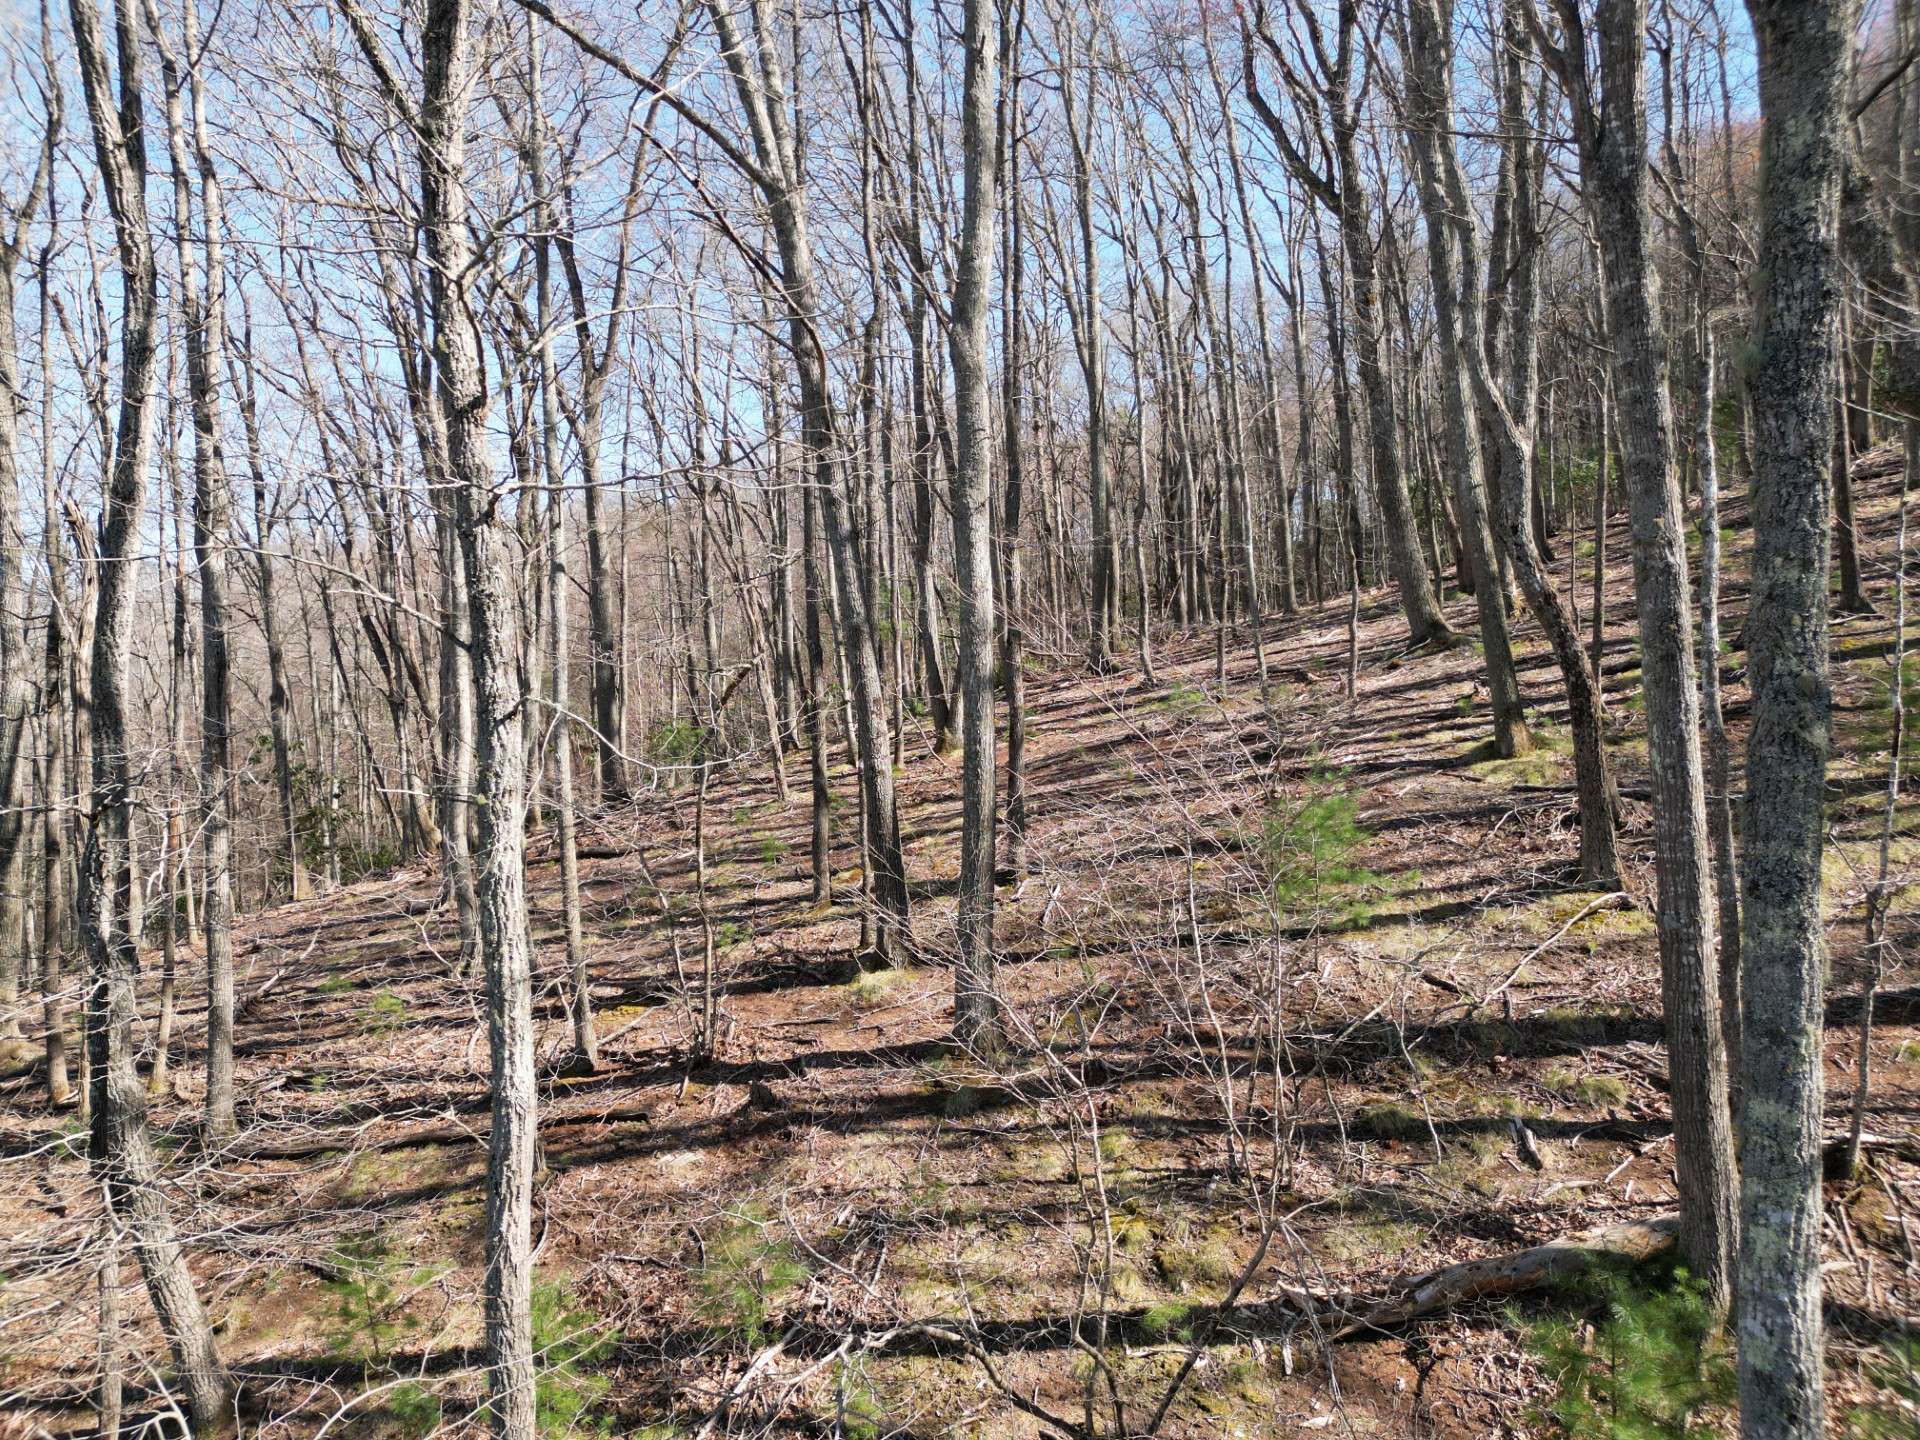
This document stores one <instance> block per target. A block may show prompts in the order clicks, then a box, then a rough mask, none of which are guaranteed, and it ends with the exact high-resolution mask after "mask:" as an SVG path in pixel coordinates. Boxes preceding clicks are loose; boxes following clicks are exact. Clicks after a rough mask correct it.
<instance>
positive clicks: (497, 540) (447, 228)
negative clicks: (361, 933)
mask: <svg viewBox="0 0 1920 1440" xmlns="http://www.w3.org/2000/svg"><path fill="white" fill-rule="evenodd" d="M339 3H340V8H341V10H342V12H343V13H344V15H345V17H346V19H347V21H348V23H349V24H350V25H351V27H352V29H353V31H354V36H355V39H356V40H357V42H358V43H359V45H360V48H361V50H362V51H363V52H364V54H365V56H366V58H367V61H368V63H369V64H370V65H371V66H372V67H373V69H374V71H375V73H376V74H377V76H378V77H379V80H380V85H381V88H382V89H383V90H384V91H385V92H386V94H387V98H388V100H389V102H390V103H391V104H392V105H393V106H394V107H395V109H397V110H399V111H400V112H401V113H402V114H403V115H413V117H414V128H415V130H416V133H417V135H418V137H419V147H418V152H419V164H420V194H421V215H422V228H423V230H424V232H425V235H426V241H427V257H428V261H429V271H428V279H429V295H430V297H431V302H432V312H433V321H434V324H433V347H434V361H435V369H436V371H437V378H438V395H439V401H440V413H441V415H442V417H443V418H444V422H445V427H446V444H447V450H446V453H447V462H448V472H449V474H448V478H449V480H450V482H451V484H452V488H453V501H454V519H455V525H456V528H457V530H458V534H459V541H460V554H461V560H462V569H463V570H464V571H465V575H466V582H467V608H468V612H469V624H470V626H471V629H472V636H471V639H470V642H469V653H470V655H471V657H472V659H471V664H472V673H473V694H474V715H475V730H476V738H477V741H478V762H479V763H478V771H477V775H476V782H475V796H474V800H475V805H476V808H477V809H478V811H479V817H480V824H479V848H478V851H477V854H476V857H475V858H476V862H477V863H476V871H477V876H476V878H477V885H476V890H477V899H478V902H479V920H480V953H481V958H482V960H483V962H484V966H485V972H486V1003H487V1040H488V1054H489V1060H490V1064H489V1073H490V1079H491V1085H492V1094H493V1107H492V1110H493V1113H492V1121H493V1125H492V1133H491V1134H490V1136H489V1138H488V1147H487V1214H486V1281H485V1302H484V1313H485V1330H486V1361H487V1392H488V1400H487V1412H488V1414H487V1419H488V1424H489V1426H490V1428H491V1429H492V1431H493V1433H494V1434H496V1435H498V1436H501V1437H504V1440H533V1436H534V1435H535V1433H536V1423H535V1370H534V1353H533V1311H532V1288H533V1236H532V1205H533V1174H534V1150H535V1146H536V1143H537V1141H536V1125H537V1115H536V1106H537V1096H536V1093H535V1088H534V1069H533V971H532V956H531V946H530V942H529V939H528V934H527V895H526V853H525V850H526V837H525V833H524V832H525V822H526V810H527V784H526V780H527V777H526V746H525V743H524V736H523V731H522V716H523V713H524V710H525V706H526V699H527V684H526V676H525V674H524V673H523V671H522V669H521V663H522V661H521V649H520V623H519V618H520V617H519V610H518V607H517V606H516V604H515V596H514V587H515V581H516V577H517V575H518V571H519V567H518V566H517V565H516V564H515V562H514V559H513V556H512V551H511V548H510V547H511V545H512V535H511V526H510V522H509V519H508V516H507V514H506V513H505V512H504V510H503V508H502V506H501V504H500V501H501V496H500V495H499V493H498V491H497V488H496V485H495V482H494V478H493V474H492V462H491V460H490V458H489V441H488V436H487V410H488V402H487V386H486V376H485V372H484V366H485V361H484V359H483V352H482V349H481V341H480V335H479V333H478V329H477V326H476V322H475V318H474V304H473V296H472V271H473V269H474V264H473V261H474V255H473V250H472V245H471V242H470V240H469V235H468V229H467V224H468V201H467V194H466V185H465V159H466V123H467V107H468V104H469V100H470V93H471V89H472V86H473V83H474V77H473V72H472V65H473V59H472V53H471V37H470V36H469V34H468V6H467V4H466V0H429V3H428V5H427V7H426V13H425V16H424V18H423V22H422V25H421V30H420V53H421V61H422V80H423V85H422V91H421V97H420V103H419V107H418V111H417V114H416V113H415V112H414V110H413V107H412V106H411V105H410V104H409V102H408V100H407V97H406V93H405V91H404V90H403V89H402V88H401V85H400V83H399V80H398V79H397V77H396V76H395V74H394V72H393V70H392V69H391V68H390V66H389V65H388V63H387V60H386V57H385V54H384V52H383V50H382V49H381V46H380V42H379V40H378V38H377V37H376V35H375V33H374V30H373V27H372V23H371V21H370V20H369V19H368V17H367V15H366V13H365V12H364V11H363V10H361V8H360V6H359V4H358V0H339Z"/></svg>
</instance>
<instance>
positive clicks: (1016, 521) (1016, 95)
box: [1000, 11, 1146, 880]
mask: <svg viewBox="0 0 1920 1440" xmlns="http://www.w3.org/2000/svg"><path fill="white" fill-rule="evenodd" d="M1003 34H1004V36H1005V40H1004V44H1003V47H1002V48H1003V52H1004V53H1003V55H1002V63H1003V73H1004V74H1005V76H1006V80H1005V84H1006V98H1005V101H1004V103H1005V105H1006V109H1007V115H1006V116H1005V118H1004V119H1003V120H1002V121H1001V125H1000V133H1001V134H1003V135H1006V136H1009V137H1017V136H1018V135H1019V133H1020V128H1021V119H1022V116H1023V114H1024V111H1023V110H1022V108H1021V103H1020V78H1019V77H1020V67H1019V55H1020V25H1019V18H1018V11H1016V16H1015V19H1014V20H1013V22H1012V23H1011V24H1009V25H1007V26H1006V27H1004V30H1003ZM1006 168H1007V205H1006V226H1005V238H1006V260H1005V265H1004V268H1003V270H1002V277H1003V284H1004V295H1003V298H1002V314H1001V323H1000V334H1001V345H1002V347H1003V353H1002V356H1001V362H1000V383H1001V410H1002V415H1001V426H1002V431H1003V433H1002V437H1001V438H1002V442H1003V444H1004V445H1005V447H1006V448H1005V454H1004V456H1003V459H1002V463H1003V465H1004V467H1005V470H1006V480H1005V490H1004V492H1003V495H1002V500H1001V511H1000V573H1001V594H1000V601H1001V603H1000V670H1001V674H1002V675H1003V676H1004V677H1005V678H1004V683H1005V685H1006V691H1007V868H1008V869H1010V870H1011V871H1012V872H1013V874H1014V877H1015V879H1016V880H1018V879H1021V878H1023V877H1024V876H1025V874H1026V869H1027V674H1026V663H1027V660H1026V629H1025V621H1024V619H1023V618H1022V616H1021V614H1020V608H1021V605H1022V594H1021V591H1022V587H1023V584H1024V576H1023V574H1022V567H1021V554H1020V522H1021V518H1022V509H1023V507H1024V505H1025V502H1026V452H1025V450H1024V448H1023V447H1024V445H1025V442H1026V436H1025V434H1024V433H1023V432H1024V430H1025V425H1026V419H1025V412H1024V407H1023V401H1024V398H1025V396H1024V391H1023V389H1022V387H1023V386H1024V385H1025V383H1026V375H1025V353H1026V352H1025V346H1024V343H1023V337H1024V335H1025V325H1026V318H1025V309H1026V249H1025V234H1024V231H1025V219H1026V214H1025V207H1024V205H1023V203H1022V200H1021V195H1020V144H1019V141H1018V139H1017V138H1010V139H1009V140H1008V142H1007V159H1006ZM1136 544H1137V537H1136ZM1137 558H1138V556H1137V554H1136V559H1137ZM1141 614H1142V615H1143V616H1144V615H1145V614H1146V594H1145V591H1144V590H1143V591H1142V592H1141Z"/></svg>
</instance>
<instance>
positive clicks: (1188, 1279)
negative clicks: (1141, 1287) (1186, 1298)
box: [1153, 1221, 1240, 1291]
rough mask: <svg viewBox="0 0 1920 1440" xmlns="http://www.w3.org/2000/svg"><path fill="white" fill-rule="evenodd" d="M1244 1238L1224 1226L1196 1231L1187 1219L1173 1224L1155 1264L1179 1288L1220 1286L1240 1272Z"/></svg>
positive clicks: (1194, 1288) (1159, 1250) (1156, 1254)
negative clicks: (1240, 1253)
mask: <svg viewBox="0 0 1920 1440" xmlns="http://www.w3.org/2000/svg"><path fill="white" fill-rule="evenodd" d="M1239 1249H1240V1237H1239V1236H1238V1235H1237V1234H1235V1233H1234V1232H1233V1231H1232V1230H1230V1229H1228V1228H1227V1227H1226V1226H1224V1225H1209V1226H1207V1227H1206V1228H1205V1229H1204V1230H1200V1231H1197V1232H1196V1231H1195V1230H1193V1229H1192V1228H1191V1226H1189V1225H1188V1224H1187V1223H1186V1222H1184V1221H1182V1222H1178V1223H1176V1224H1175V1225H1174V1226H1172V1227H1170V1229H1169V1232H1168V1236H1167V1240H1166V1242H1165V1243H1163V1244H1162V1245H1161V1246H1160V1248H1159V1249H1158V1250H1156V1251H1155V1252H1154V1257H1153V1263H1154V1266H1155V1267H1156V1268H1157V1269H1158V1270H1159V1271H1160V1274H1161V1275H1162V1277H1164V1278H1165V1280H1166V1281H1167V1283H1168V1284H1169V1285H1171V1286H1172V1287H1173V1288H1174V1289H1175V1290H1179V1291H1187V1290H1204V1289H1218V1288H1219V1287H1222V1286H1225V1285H1227V1284H1230V1283H1231V1282H1232V1280H1233V1278H1234V1277H1235V1276H1236V1275H1238V1274H1239V1272H1240V1260H1239Z"/></svg>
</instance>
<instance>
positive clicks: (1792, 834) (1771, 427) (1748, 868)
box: [1737, 0, 1857, 1440]
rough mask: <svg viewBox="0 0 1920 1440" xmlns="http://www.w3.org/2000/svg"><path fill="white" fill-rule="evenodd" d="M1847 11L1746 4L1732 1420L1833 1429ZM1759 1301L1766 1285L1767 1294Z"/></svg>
mask: <svg viewBox="0 0 1920 1440" xmlns="http://www.w3.org/2000/svg"><path fill="white" fill-rule="evenodd" d="M1856 8H1857V7H1856V6H1855V5H1853V4H1852V3H1851V0H1831V3H1804V4H1792V3H1772V0H1748V6H1747V9H1748V11H1749V13H1750V14H1751V15H1752V17H1753V25H1754V33H1755V36H1756V38H1757V40H1758V42H1759V57H1760V111H1761V135H1760V148H1761V157H1760V161H1761V168H1760V173H1761V175H1762V177H1763V181H1762V184H1763V190H1762V193H1761V206H1760V257H1759V273H1760V275H1761V276H1762V277H1763V280H1762V283H1761V284H1760V285H1759V287H1758V288H1757V291H1756V295H1755V308H1754V326H1753V340H1752V346H1753V351H1752V363H1751V365H1750V366H1749V367H1748V370H1747V386H1748V391H1749V393H1750V394H1751V396H1752V399H1753V413H1754V420H1755V425H1756V432H1757V433H1756V435H1755V446H1754V472H1753V529H1754V556H1753V601H1752V608H1751V610H1750V612H1749V615H1748V620H1747V648H1748V655H1749V657H1750V664H1751V678H1750V684H1751V687H1752V693H1753V729H1752V732H1751V734H1750V736H1749V738H1748V741H1747V805H1746V812H1745V824H1744V827H1743V828H1744V832H1745V833H1744V837H1743V838H1744V841H1745V848H1744V853H1743V855H1742V858H1741V877H1740V878H1741V890H1742V896H1743V899H1744V901H1745V914H1744V918H1743V927H1742V928H1743V935H1742V940H1743V945H1742V950H1741V965H1742V977H1741V981H1742V983H1741V1003H1742V1005H1743V1007H1744V1008H1743V1013H1742V1016H1741V1022H1742V1033H1743V1042H1742V1045H1741V1053H1742V1055H1743V1057H1744V1068H1743V1074H1742V1077H1741V1095H1742V1106H1741V1152H1740V1158H1741V1173H1740V1222H1741V1227H1742V1229H1741V1235H1740V1251H1739V1286H1738V1289H1739V1293H1740V1296H1741V1299H1742V1303H1741V1304H1740V1306H1739V1312H1738V1316H1737V1323H1738V1329H1739V1339H1740V1356H1739V1366H1740V1429H1741V1434H1742V1435H1744V1436H1747V1437H1749V1440H1812V1437H1815V1436H1820V1435H1824V1434H1825V1433H1826V1405H1825V1397H1824V1388H1823V1377H1822V1373H1821V1369H1822V1364H1823V1356H1822V1349H1821V1321H1820V1236H1821V1204H1820V1167H1821V1118H1822V1106H1823V1100H1824V1083H1823V1082H1824V1073H1823V1072H1824V1063H1825V1062H1824V1059H1823V1057H1822V1049H1821V1038H1822V1028H1823V1023H1822V1022H1823V1019H1824V1016H1823V1010H1822V1007H1823V1004H1824V986H1825V979H1826V973H1825V972H1826V962H1827V947H1826V935H1825V931H1824V929H1823V927H1822V924H1821V919H1820V888H1821V887H1820V873H1821V846H1822V841H1823V838H1824V833H1825V829H1826V819H1825V813H1826V812H1825V808H1824V803H1823V791H1824V788H1825V784H1826V772H1827V748H1828V744H1829V733H1828V725H1829V711H1830V706H1831V688H1830V682H1829V680H1828V665H1829V660H1828V653H1827V632H1828V617H1827V604H1828V601H1827V579H1828V563H1829V545H1830V543H1831V541H1830V533H1831V532H1830V529H1829V525H1828V521H1829V516H1828V513H1827V511H1828V504H1829V496H1830V493H1831V489H1830V485H1829V477H1828V475H1827V470H1826V467H1827V466H1828V465H1829V464H1831V463H1832V457H1833V453H1834V447H1833V424H1834V407H1833V394H1834V385H1835V374H1834V370H1835V366H1834V347H1833V333H1834V323H1835V318H1836V312H1837V309H1838V304H1839V294H1840V266H1839V261H1838V256H1837V253H1836V252H1837V249H1838V233H1837V232H1838V226H1839V207H1840V188H1841V180H1842V175H1843V172H1844V170H1845V155H1844V152H1843V149H1842V146H1843V144H1844V139H1843V136H1844V127H1845V123H1846V121H1845V112H1846V101H1847V72H1848V55H1849V51H1850V48H1851V45H1852V40H1853V28H1854V15H1855V11H1856ZM1762 1297H1764V1298H1762Z"/></svg>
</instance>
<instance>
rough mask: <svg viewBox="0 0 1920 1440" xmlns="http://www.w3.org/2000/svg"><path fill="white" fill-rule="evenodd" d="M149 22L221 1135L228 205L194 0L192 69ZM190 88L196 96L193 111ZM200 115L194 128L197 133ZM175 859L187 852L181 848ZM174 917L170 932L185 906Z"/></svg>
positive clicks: (225, 984) (189, 31)
mask: <svg viewBox="0 0 1920 1440" xmlns="http://www.w3.org/2000/svg"><path fill="white" fill-rule="evenodd" d="M146 11H147V23H148V26H149V29H150V32H151V34H152V35H153V38H154V42H155V44H156V46H157V47H158V49H159V51H160V57H161V73H162V76H163V78H164V79H165V81H166V92H167V151H168V158H169V160H170V161H171V163H172V170H173V205H174V223H175V226H176V245H177V250H178V261H179V267H180V280H179V284H180V314H181V320H182V323H183V328H184V330H185V332H186V351H187V392H188V395H189V397H190V399H191V402H192V410H193V557H194V568H195V569H196V570H198V571H199V577H200V706H201V709H200V803H199V807H198V808H199V829H200V832H201V850H200V859H201V864H202V866H203V867H204V872H203V873H204V881H203V888H204V892H205V896H206V902H205V905H204V907H203V910H202V926H203V933H204V935H205V940H206V957H207V1057H206V1067H207V1093H206V1101H205V1111H204V1113H205V1120H204V1123H205V1126H206V1133H207V1137H208V1139H210V1140H216V1141H218V1140H224V1139H226V1138H228V1137H230V1136H231V1135H232V1134H233V1132H234V1113H233V1106H234V1099H233V1005H234V1000H233V865H232V851H233V795H232V789H231V781H230V778H229V772H230V771H231V769H232V762H233V737H232V729H233V667H232V661H231V658H230V651H229V640H228V635H227V552H228V550H229V549H230V548H231V547H232V541H233V535H232V513H231V512H232V494H231V491H230V489H229V486H228V482H227V463H226V453H225V438H224V435H223V425H222V417H221V401H220V381H221V379H222V376H223V372H224V371H225V369H226V327H227V322H226V283H227V282H226V263H225V258H224V247H225V230H226V216H225V204H224V200H223V196H222V193H221V188H220V175H219V172H218V170H216V169H215V167H214V163H213V155H212V152H211V151H210V149H209V148H208V144H207V116H206V97H205V93H204V91H203V89H202V86H201V84H200V74H199V57H200V55H201V44H200V26H199V20H198V17H197V15H196V13H195V9H194V5H193V0H185V4H184V6H183V8H182V12H181V14H182V26H183V32H182V36H181V39H182V44H183V47H184V49H185V52H186V54H187V55H188V56H189V57H190V60H189V65H190V67H191V68H189V69H188V70H186V71H184V72H183V71H182V68H181V64H180V61H179V59H178V57H177V55H176V53H175V50H174V47H173V45H172V43H171V42H170V41H169V40H168V39H167V36H166V31H165V30H164V29H163V28H162V24H161V19H160V11H159V7H158V5H157V4H156V3H155V0H146ZM183 90H185V91H186V92H187V94H188V98H189V99H190V102H191V106H192V116H191V120H190V121H189V118H188V116H187V115H186V114H184V113H183V109H184V107H183V106H182V104H181V97H182V93H183ZM189 125H191V131H190V132H189ZM196 174H197V176H198V179H199V182H200V231H201V246H202V249H201V255H200V258H199V260H197V261H196V259H195V257H194V254H193V244H192V233H193V225H192V223H191V216H192V212H193V179H194V177H195V175H196ZM173 858H174V861H175V863H177V862H178V859H179V855H178V852H177V850H176V853H175V855H174V857H173ZM166 923H167V925H168V927H169V931H170V932H171V927H172V926H173V924H174V916H173V915H172V914H171V913H169V914H168V915H167V917H166Z"/></svg>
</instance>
